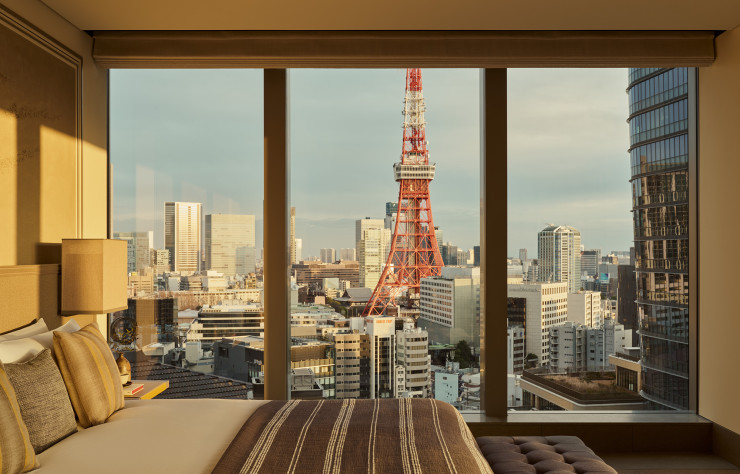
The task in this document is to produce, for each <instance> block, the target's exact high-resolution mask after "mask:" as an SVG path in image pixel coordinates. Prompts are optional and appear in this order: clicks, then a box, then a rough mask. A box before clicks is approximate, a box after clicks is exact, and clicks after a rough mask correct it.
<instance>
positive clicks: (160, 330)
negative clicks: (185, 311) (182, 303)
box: [123, 296, 178, 347]
mask: <svg viewBox="0 0 740 474" xmlns="http://www.w3.org/2000/svg"><path fill="white" fill-rule="evenodd" d="M123 314H124V316H126V317H128V318H131V319H133V320H135V321H136V343H137V344H138V345H139V347H144V346H146V345H148V344H155V343H159V342H175V340H176V329H177V314H178V305H177V299H176V298H158V297H153V296H149V297H139V298H129V299H128V308H127V309H125V310H124V311H123Z"/></svg>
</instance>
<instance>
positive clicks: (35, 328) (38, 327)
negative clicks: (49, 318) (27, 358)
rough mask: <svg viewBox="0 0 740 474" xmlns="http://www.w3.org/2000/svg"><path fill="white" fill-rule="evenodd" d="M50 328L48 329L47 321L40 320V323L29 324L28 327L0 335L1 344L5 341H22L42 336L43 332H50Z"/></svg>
mask: <svg viewBox="0 0 740 474" xmlns="http://www.w3.org/2000/svg"><path fill="white" fill-rule="evenodd" d="M48 330H49V328H48V327H46V321H44V320H43V319H39V320H38V321H36V322H34V323H32V324H29V325H28V326H26V327H23V328H20V329H16V330H15V331H10V332H6V333H5V334H0V342H3V341H12V340H13V339H22V338H24V337H28V336H33V335H35V334H41V333H42V332H46V331H48Z"/></svg>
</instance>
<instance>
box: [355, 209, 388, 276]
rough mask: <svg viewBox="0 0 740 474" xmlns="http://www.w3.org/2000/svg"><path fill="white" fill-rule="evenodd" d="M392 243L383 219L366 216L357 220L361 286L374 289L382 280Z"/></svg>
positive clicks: (356, 236)
mask: <svg viewBox="0 0 740 474" xmlns="http://www.w3.org/2000/svg"><path fill="white" fill-rule="evenodd" d="M390 243H391V231H390V229H386V228H385V223H384V221H383V219H370V218H369V217H366V218H364V219H359V220H357V221H356V222H355V244H356V248H357V258H358V261H359V263H360V281H359V286H361V287H364V288H370V289H374V288H375V286H376V285H377V284H378V280H380V274H381V273H382V272H383V267H384V266H385V261H386V259H387V257H388V252H389V250H390Z"/></svg>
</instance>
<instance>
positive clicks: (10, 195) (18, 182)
mask: <svg viewBox="0 0 740 474" xmlns="http://www.w3.org/2000/svg"><path fill="white" fill-rule="evenodd" d="M0 7H4V8H5V9H6V11H8V12H9V17H10V20H8V21H6V22H4V23H5V24H3V25H0V34H2V38H1V39H0V43H2V47H0V92H2V93H0V97H2V100H1V101H0V139H1V143H0V184H2V187H0V218H1V219H2V222H3V232H2V239H0V266H15V265H24V266H25V265H38V264H59V263H60V261H61V239H62V238H92V237H98V238H100V237H106V234H107V215H108V213H107V119H108V117H107V115H108V110H107V107H108V105H107V103H108V98H107V95H108V73H107V71H106V70H103V69H100V68H98V67H97V66H96V65H95V63H94V62H93V60H92V57H91V52H92V39H91V37H90V36H89V35H87V34H85V33H84V32H82V31H80V30H78V29H77V28H75V27H74V26H72V25H71V24H70V23H69V22H67V21H66V20H64V19H63V18H61V17H60V16H59V15H57V14H56V13H55V12H53V11H52V10H51V9H49V8H48V7H46V6H45V5H44V4H43V3H42V2H40V1H38V0H0ZM14 18H22V19H23V20H24V21H23V22H21V23H20V26H18V25H15V26H13V23H14ZM24 24H27V25H30V28H28V30H27V31H24V30H26V27H25V26H24ZM8 25H10V26H8ZM45 285H54V286H55V288H41V290H39V291H37V292H35V293H34V294H29V295H24V294H15V295H12V296H13V297H17V298H19V299H22V298H32V299H34V300H38V299H39V298H40V297H41V295H45V294H53V295H56V294H57V291H58V287H56V282H55V281H53V280H52V281H51V282H47V283H45ZM53 299H54V300H56V298H53ZM30 316H31V317H37V316H38V314H32V315H30ZM45 318H46V317H45ZM46 319H47V324H49V325H50V326H53V325H56V324H58V323H59V322H60V321H61V320H60V319H59V318H58V317H57V318H56V319H57V320H56V321H48V318H46ZM104 327H105V325H104V324H103V326H102V328H104Z"/></svg>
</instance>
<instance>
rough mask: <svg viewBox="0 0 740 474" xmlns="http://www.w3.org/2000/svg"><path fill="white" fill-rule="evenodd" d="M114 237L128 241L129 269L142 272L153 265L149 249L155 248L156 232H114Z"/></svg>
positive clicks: (131, 271) (127, 259) (130, 271)
mask: <svg viewBox="0 0 740 474" xmlns="http://www.w3.org/2000/svg"><path fill="white" fill-rule="evenodd" d="M113 238H114V239H119V240H125V241H126V251H127V258H126V261H127V271H128V272H129V273H133V272H140V271H142V270H143V269H145V268H146V267H149V266H151V258H150V255H149V250H150V249H151V248H154V232H153V231H151V230H150V231H148V232H113Z"/></svg>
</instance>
